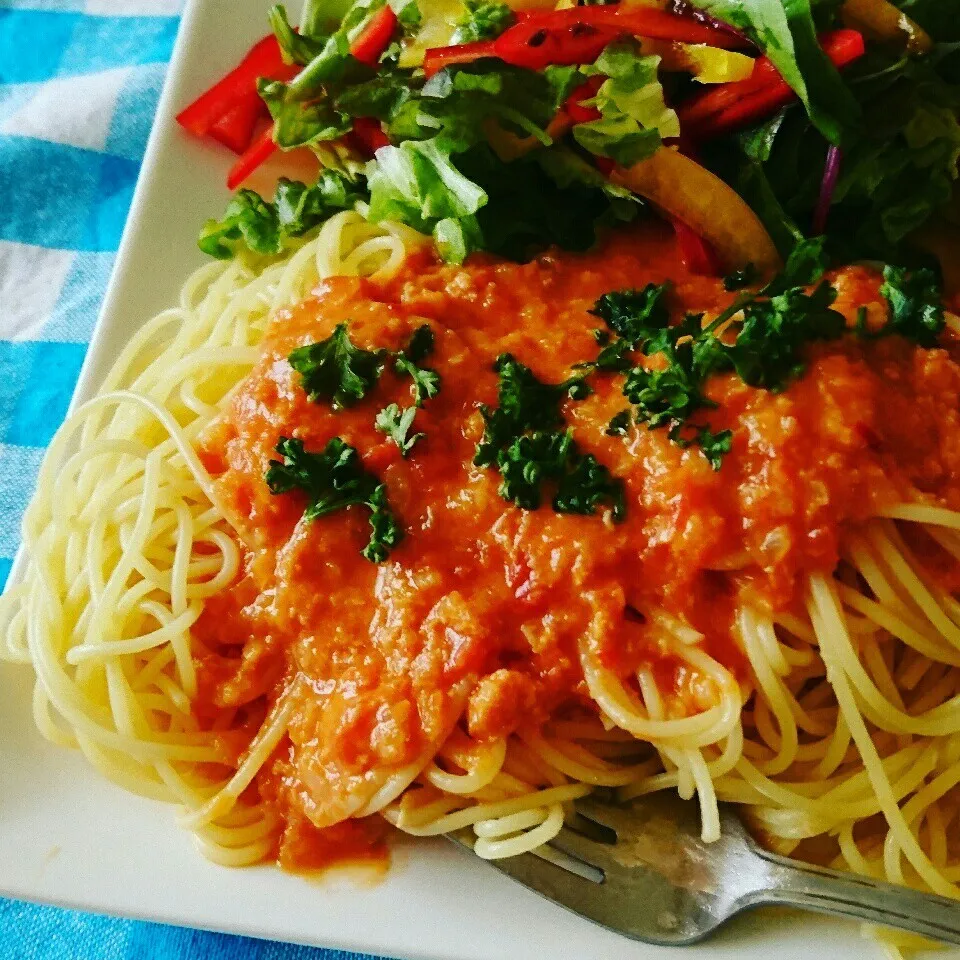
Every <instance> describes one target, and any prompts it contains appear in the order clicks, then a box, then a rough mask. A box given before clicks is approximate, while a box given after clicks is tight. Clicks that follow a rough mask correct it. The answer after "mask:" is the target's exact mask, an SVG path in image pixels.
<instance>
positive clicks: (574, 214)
mask: <svg viewBox="0 0 960 960" xmlns="http://www.w3.org/2000/svg"><path fill="white" fill-rule="evenodd" d="M387 2H388V0H354V2H353V3H350V4H347V5H342V4H341V5H340V6H339V7H338V2H337V0H307V3H306V7H305V9H304V11H303V15H302V17H301V20H300V24H299V27H297V28H294V27H293V26H292V25H291V22H290V20H289V17H288V14H287V11H286V10H285V9H284V7H282V6H276V7H274V8H273V10H272V11H271V12H270V18H269V19H270V24H271V26H272V28H273V31H274V34H275V37H276V41H277V43H278V45H279V48H280V51H281V53H282V56H283V58H284V60H285V61H286V62H287V63H289V64H291V65H294V68H295V69H294V71H293V75H292V76H290V77H288V78H286V79H272V78H270V77H265V78H262V79H261V80H260V81H259V85H258V90H259V94H260V97H261V98H262V100H263V101H264V102H265V103H266V105H267V107H268V108H269V113H270V117H271V118H272V121H273V140H274V141H275V143H276V144H277V145H278V146H279V147H280V148H281V149H284V150H286V149H295V148H303V147H306V148H308V149H311V150H313V151H314V152H316V153H317V154H318V156H320V157H321V158H322V162H323V167H324V169H323V170H322V173H321V174H320V176H319V179H318V180H317V182H316V183H314V184H310V185H306V184H302V183H299V182H295V181H290V180H281V181H280V184H279V186H278V187H277V192H276V195H275V197H274V198H273V199H272V200H269V199H266V198H263V197H260V196H259V195H257V194H256V193H254V192H253V191H251V190H247V189H242V190H240V191H239V192H238V193H237V194H236V195H235V196H234V198H233V200H232V201H231V203H230V205H229V207H228V208H227V211H226V213H225V214H224V216H223V218H221V219H220V220H218V221H210V222H209V223H208V224H207V225H206V226H205V227H204V229H203V232H202V234H201V237H200V246H201V247H202V249H203V250H204V251H205V252H207V253H209V254H211V255H212V256H216V257H221V258H227V257H230V256H233V255H235V254H236V253H237V252H238V251H243V250H250V251H253V252H254V253H257V254H261V255H267V256H272V255H276V254H278V253H280V252H281V251H283V250H284V249H285V247H286V246H287V245H288V243H289V241H290V240H291V239H293V238H297V237H300V236H303V235H304V234H306V233H308V232H309V231H310V230H313V229H314V228H316V227H317V226H318V225H320V224H322V223H323V222H324V220H326V219H327V218H328V217H329V216H331V215H332V214H333V213H335V212H337V211H339V210H344V209H359V210H360V211H361V212H362V213H363V214H364V215H365V216H366V217H368V218H369V219H371V220H373V221H379V220H383V219H391V220H397V221H400V222H402V223H405V224H407V225H409V226H410V227H413V228H414V229H416V230H418V231H421V232H423V233H426V234H431V235H432V236H433V238H434V240H435V242H436V245H437V248H438V250H439V251H440V253H441V255H442V256H443V257H444V258H445V259H447V260H449V261H452V262H460V261H462V260H463V259H464V258H465V257H467V256H468V255H469V254H470V253H471V252H472V251H474V250H488V251H490V252H493V253H495V254H499V255H501V256H504V257H508V258H512V259H518V260H522V259H525V258H528V257H529V256H531V255H532V254H534V253H535V252H536V251H538V250H540V249H543V248H544V247H547V246H549V245H553V244H555V245H557V246H560V247H562V248H565V249H570V250H584V249H587V248H589V247H590V246H591V245H592V244H593V243H594V241H595V239H596V236H597V231H598V229H600V228H601V227H602V226H603V225H605V224H611V223H615V222H618V221H627V220H630V219H632V218H634V217H635V216H637V215H638V213H639V212H640V211H641V209H643V207H644V200H643V199H642V198H641V197H638V196H636V195H633V194H631V193H630V192H629V191H627V190H624V189H622V188H620V187H617V186H615V185H613V184H612V183H611V182H610V181H609V180H608V179H607V177H606V176H605V175H604V174H605V172H607V169H608V166H609V165H610V164H613V163H615V164H618V165H620V166H623V167H628V166H631V165H633V164H636V163H638V162H640V161H642V160H644V159H646V158H648V157H650V156H652V155H653V154H654V153H655V152H656V151H658V150H660V149H662V148H663V147H664V144H665V142H666V143H667V144H673V143H679V144H680V145H681V148H682V149H684V151H685V152H687V153H688V155H691V156H694V157H696V158H697V159H698V160H699V161H700V162H702V163H703V164H704V165H705V166H706V167H707V168H708V169H710V170H711V171H713V172H714V173H716V174H718V175H719V176H720V177H722V178H723V179H724V180H725V181H726V182H727V183H728V184H730V186H732V187H733V188H734V189H735V190H736V191H737V192H738V193H739V194H740V196H741V197H742V198H743V199H744V200H745V201H746V202H747V203H748V204H749V205H750V206H751V207H752V208H753V210H754V212H755V213H756V214H757V215H758V216H759V217H760V219H761V220H762V222H763V224H764V226H765V227H766V229H767V231H768V232H769V234H770V235H771V237H772V238H773V240H774V242H775V243H776V245H777V246H778V247H779V248H780V251H781V253H782V254H783V255H784V256H786V255H787V254H788V253H789V251H790V250H791V249H792V248H793V246H794V245H795V244H796V243H797V242H798V241H800V240H802V239H804V238H805V237H809V236H811V235H813V234H815V233H818V232H819V228H820V226H821V224H820V222H819V220H820V219H822V218H818V214H817V212H816V211H817V209H818V206H820V207H824V209H826V208H829V227H828V230H827V231H826V232H827V234H828V238H829V239H828V248H829V249H830V251H831V252H832V253H833V254H835V255H836V256H838V257H840V258H842V259H845V260H849V259H853V258H871V259H879V260H883V261H888V262H889V261H896V262H909V261H910V260H912V259H916V257H917V252H916V250H915V249H914V248H913V247H912V245H911V238H912V237H913V235H914V234H915V232H916V231H917V230H918V229H919V228H921V227H922V226H923V225H924V224H925V223H927V222H928V221H929V220H930V219H931V218H932V217H935V216H947V217H952V216H955V215H956V214H955V213H954V212H953V211H954V210H955V207H954V204H953V196H954V186H955V180H956V176H957V160H958V156H960V124H958V121H957V113H958V110H960V16H958V15H957V14H960V9H957V5H956V4H954V3H950V2H944V0H893V2H895V3H896V4H897V5H898V6H899V7H901V8H902V10H903V11H904V12H905V13H906V14H908V15H909V16H910V17H912V18H914V19H915V21H916V22H917V23H919V24H920V26H921V27H924V28H925V29H926V30H927V31H928V32H929V35H930V38H931V40H932V44H925V45H924V48H923V49H911V48H910V47H909V46H908V45H905V44H904V43H897V42H890V39H889V38H881V39H880V40H879V41H874V39H873V38H871V37H869V36H868V37H867V51H866V54H865V55H863V56H859V57H857V58H856V59H855V62H849V63H848V62H847V61H843V69H842V70H841V69H838V68H837V67H836V66H835V62H833V61H832V60H831V57H830V56H828V54H827V53H825V51H824V49H823V47H822V46H821V42H819V41H818V38H820V39H822V38H823V37H824V36H825V35H826V33H825V31H831V30H836V29H837V28H838V27H842V26H843V25H844V22H845V21H844V11H843V3H842V2H840V0H693V2H692V3H690V2H687V0H672V2H669V3H667V4H666V6H667V10H668V11H669V13H668V14H661V16H663V15H671V16H676V13H675V12H674V11H681V12H682V11H684V10H685V11H687V12H689V11H690V10H693V11H694V12H695V13H697V9H698V10H699V12H698V13H697V15H698V16H699V17H700V18H701V20H700V21H697V22H698V23H700V22H707V23H709V24H711V25H713V27H714V28H715V29H716V31H717V34H716V35H718V36H719V35H721V33H722V32H723V31H727V32H728V33H727V34H723V36H725V37H726V40H727V41H730V39H731V37H733V38H734V40H733V42H726V43H720V42H719V41H718V46H728V47H729V46H737V45H739V47H740V49H741V50H744V49H745V50H746V51H747V53H748V55H750V56H756V55H758V54H762V55H763V56H764V57H765V58H767V60H768V61H769V63H770V64H771V65H772V66H773V67H774V68H775V71H776V75H778V76H775V77H774V79H775V80H776V81H777V82H785V83H786V84H787V85H789V88H790V89H789V90H787V89H786V88H784V89H785V90H786V93H787V94H788V96H787V97H786V98H783V100H782V101H781V102H780V104H779V106H777V105H776V104H774V109H773V110H772V111H768V115H764V116H758V117H756V118H748V119H751V120H752V121H753V122H750V123H748V124H746V125H745V127H744V125H742V124H741V125H740V126H741V129H736V130H732V131H731V132H729V133H727V132H726V131H725V130H722V131H721V133H720V135H712V136H709V137H706V138H704V139H697V137H696V131H695V130H693V131H692V130H690V129H687V128H685V127H684V125H683V124H682V123H681V121H680V119H679V118H678V112H679V113H680V115H681V116H682V115H683V105H684V104H685V103H688V102H689V100H690V98H691V97H696V96H697V95H698V94H699V93H700V92H702V91H704V90H709V89H714V90H715V89H717V88H716V87H712V88H711V87H707V86H706V85H704V84H701V83H699V82H697V80H696V79H695V78H694V77H692V76H689V75H686V74H684V73H683V72H678V71H677V68H676V65H675V64H674V65H673V66H671V65H670V64H669V63H667V62H666V61H664V60H663V58H662V56H661V54H664V49H665V48H664V46H663V41H660V46H658V45H657V41H653V42H651V41H649V40H647V39H643V40H640V39H636V38H632V39H631V38H629V37H628V38H625V37H624V35H623V30H622V28H621V31H620V32H619V33H617V32H616V31H614V33H613V34H609V35H608V34H605V33H604V32H603V31H604V30H607V31H610V29H611V28H610V27H609V26H608V25H607V26H605V25H604V24H608V23H609V18H607V20H602V19H600V20H596V21H595V22H594V20H593V19H590V18H587V19H586V20H585V22H584V23H583V24H580V25H579V27H578V28H577V29H575V30H568V34H569V35H565V34H563V29H567V28H561V27H560V26H550V25H549V22H548V21H547V20H544V21H543V22H544V23H545V24H547V27H546V28H545V29H544V30H541V31H540V34H542V36H541V35H539V34H536V33H533V32H530V31H531V30H532V27H531V28H530V30H528V33H527V40H526V42H527V44H528V47H529V49H530V50H531V51H532V50H534V49H535V48H536V47H537V46H538V44H542V45H544V46H547V45H549V44H555V45H556V44H560V45H559V46H557V48H556V49H557V51H559V52H554V53H553V54H552V59H553V61H560V62H559V63H558V62H553V63H550V62H548V64H547V65H546V66H543V65H542V63H541V62H538V61H537V60H536V59H533V60H530V62H529V65H526V64H525V62H524V60H523V56H519V57H514V58H513V62H507V61H505V60H504V59H502V57H503V56H507V57H508V59H510V55H509V54H507V53H504V52H503V50H501V48H500V47H499V46H498V45H497V38H503V37H504V36H506V37H507V38H509V37H510V36H512V35H513V34H515V33H517V32H518V31H521V32H522V31H523V29H524V24H525V22H527V21H525V20H524V17H528V16H529V15H527V14H522V13H521V14H518V13H516V12H514V11H513V10H511V9H510V7H508V6H507V5H505V4H503V3H500V2H497V0H389V8H388V9H385V8H386V7H387ZM877 2H878V3H886V2H887V0H877ZM659 6H660V7H663V4H660V5H659ZM576 9H580V10H584V11H596V10H597V9H598V8H597V7H596V6H592V7H583V8H576ZM616 9H617V10H620V9H624V10H627V11H628V13H625V14H624V16H632V15H633V14H631V13H629V11H638V10H639V11H643V10H647V11H649V10H650V9H651V8H649V7H645V6H636V7H623V8H621V7H619V6H618V7H617V8H616ZM951 9H952V12H951ZM564 13H567V14H569V13H571V11H570V10H566V11H564ZM385 14H386V17H388V18H389V19H388V21H387V20H386V18H385V16H384V15H385ZM641 15H642V14H641ZM548 16H549V15H548ZM554 16H556V14H555V15H554ZM585 16H586V14H585ZM590 16H591V17H594V18H595V17H596V16H597V15H596V14H595V13H592V14H591V15H590ZM381 22H384V23H385V24H386V32H384V33H383V35H382V40H381V42H380V43H379V44H378V43H377V41H376V37H374V38H373V40H372V41H371V37H370V34H371V32H372V33H374V34H376V33H377V31H378V29H379V27H378V24H380V23H381ZM531 22H532V21H531ZM691 22H693V21H691ZM559 23H560V21H557V24H559ZM698 29H706V28H700V27H698ZM577 30H579V33H578V32H577ZM505 31H506V35H505V33H504V32H505ZM590 31H592V33H590ZM358 38H359V40H358ZM544 38H546V39H544ZM558 38H559V39H558ZM605 38H606V39H609V40H610V42H609V43H607V42H605ZM611 38H612V39H611ZM597 41H599V43H598V42H597ZM371 42H373V43H374V45H373V46H371ZM358 43H359V47H358ZM585 43H586V44H588V46H589V44H594V46H595V47H596V49H595V52H593V53H583V50H584V49H586V48H584V47H583V44H585ZM571 44H573V46H571ZM577 44H580V46H579V47H578V46H577ZM457 45H468V46H466V47H465V48H464V49H465V51H467V52H466V53H464V55H463V56H458V55H457V52H456V46H457ZM674 46H675V47H676V46H677V45H676V44H674ZM361 48H362V50H363V52H361ZM381 48H382V49H381ZM504 49H506V48H504ZM591 49H593V48H591ZM699 49H703V46H702V45H701V47H700V48H699ZM451 50H453V51H454V54H453V55H451V54H450V51H451ZM708 52H710V50H709V45H708ZM713 52H714V53H717V52H719V53H727V52H728V51H713ZM438 53H439V55H440V59H439V61H435V62H434V61H431V58H432V57H436V56H437V55H438ZM664 56H668V54H664ZM738 56H739V57H741V59H742V57H743V54H742V53H741V54H733V57H734V58H736V57H738ZM542 59H546V60H548V61H549V60H550V59H551V56H548V55H547V54H544V55H543V58H542ZM668 59H669V56H668ZM748 66H749V64H748ZM665 68H666V69H665ZM781 78H782V80H781ZM741 86H742V84H741ZM791 90H792V91H793V94H792V95H790V91H791ZM574 101H575V103H574V106H573V107H571V103H572V102H574ZM783 101H786V102H783ZM771 103H774V101H773V100H771ZM674 107H677V109H676V110H675V109H674ZM577 111H579V114H582V115H578V113H577ZM584 111H586V113H584ZM561 117H566V118H567V119H568V121H570V122H568V123H567V124H566V125H563V124H558V119H559V118H561ZM571 118H572V119H571ZM371 125H372V129H373V135H372V139H371V133H370V131H371ZM334 147H335V149H332V148H334ZM830 150H832V151H833V153H832V154H831V153H828V151H830ZM831 158H832V159H831ZM831 164H832V165H833V170H832V173H831V174H830V175H829V177H825V176H824V168H825V165H827V166H828V167H829V166H830V165H831ZM828 181H829V182H828Z"/></svg>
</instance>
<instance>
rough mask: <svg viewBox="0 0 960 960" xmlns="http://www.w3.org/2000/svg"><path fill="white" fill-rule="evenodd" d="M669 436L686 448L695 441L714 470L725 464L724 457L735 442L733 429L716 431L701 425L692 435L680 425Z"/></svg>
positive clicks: (679, 445)
mask: <svg viewBox="0 0 960 960" xmlns="http://www.w3.org/2000/svg"><path fill="white" fill-rule="evenodd" d="M669 436H670V439H671V440H672V441H673V442H674V443H675V444H676V445H677V446H678V447H681V448H684V449H685V448H686V447H689V446H690V445H691V444H694V443H695V444H696V445H697V446H698V447H699V448H700V449H701V450H702V451H703V455H704V456H705V457H706V458H707V461H708V462H709V464H710V466H711V467H713V469H714V470H719V469H720V467H721V466H722V465H723V458H724V457H725V456H726V455H727V454H728V453H729V452H730V447H731V446H732V444H733V431H732V430H719V431H718V432H717V433H714V432H713V431H712V430H711V429H710V428H709V427H700V428H699V429H698V430H697V431H696V433H695V434H694V435H693V436H692V437H687V436H685V435H684V433H683V427H682V426H679V425H678V426H675V427H674V428H673V429H672V430H671V431H670V434H669Z"/></svg>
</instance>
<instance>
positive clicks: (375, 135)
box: [351, 117, 390, 157]
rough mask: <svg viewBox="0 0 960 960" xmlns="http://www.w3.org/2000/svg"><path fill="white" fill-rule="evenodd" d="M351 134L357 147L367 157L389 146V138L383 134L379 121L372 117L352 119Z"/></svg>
mask: <svg viewBox="0 0 960 960" xmlns="http://www.w3.org/2000/svg"><path fill="white" fill-rule="evenodd" d="M351 133H352V136H353V139H354V141H355V142H356V144H357V146H358V147H359V148H360V150H361V151H362V152H363V153H365V154H366V155H367V156H368V157H372V156H373V155H374V154H375V153H376V152H377V151H378V150H379V149H380V148H381V147H388V146H390V138H389V137H388V136H387V135H386V134H385V133H384V132H383V127H382V126H381V125H380V121H379V120H376V119H374V118H373V117H354V118H353V130H352V131H351Z"/></svg>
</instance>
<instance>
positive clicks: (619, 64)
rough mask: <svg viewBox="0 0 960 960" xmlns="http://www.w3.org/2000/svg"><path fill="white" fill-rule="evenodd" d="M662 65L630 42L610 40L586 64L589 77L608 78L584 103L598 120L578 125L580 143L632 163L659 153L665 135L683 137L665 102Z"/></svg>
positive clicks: (626, 162) (596, 152) (620, 161)
mask: <svg viewBox="0 0 960 960" xmlns="http://www.w3.org/2000/svg"><path fill="white" fill-rule="evenodd" d="M659 65H660V58H659V57H654V56H643V55H641V54H640V52H639V47H638V46H637V44H636V43H634V42H631V43H617V44H611V45H610V46H609V47H607V48H606V50H604V51H603V53H601V54H600V56H599V58H598V59H597V61H596V63H594V64H592V65H591V66H587V67H584V68H583V73H584V75H585V76H602V77H606V79H605V80H604V82H603V83H602V84H601V86H600V88H599V90H598V91H597V93H596V95H595V96H594V97H593V98H592V99H590V100H586V101H584V104H585V105H587V106H595V107H596V108H597V109H598V110H599V111H600V115H601V116H600V119H599V120H591V121H589V122H587V123H580V124H577V126H576V127H574V130H573V135H574V138H575V139H576V141H577V143H579V144H580V146H582V147H583V148H584V149H585V150H588V151H589V152H590V153H594V154H597V155H598V156H602V157H610V158H612V159H613V160H616V161H617V163H619V164H621V165H624V166H631V165H632V164H635V163H639V162H640V161H641V160H645V159H646V158H647V157H650V156H652V155H653V154H654V153H656V152H657V150H658V149H659V148H660V144H661V142H662V141H663V139H664V138H667V137H678V136H680V121H679V120H678V119H677V114H676V112H675V111H674V110H672V109H671V108H669V107H668V106H667V104H666V101H665V100H664V96H663V87H661V86H660V80H659V77H658V74H657V68H658V67H659Z"/></svg>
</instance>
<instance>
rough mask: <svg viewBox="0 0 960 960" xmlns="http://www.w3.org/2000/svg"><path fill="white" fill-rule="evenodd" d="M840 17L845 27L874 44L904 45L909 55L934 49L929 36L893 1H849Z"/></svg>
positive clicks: (844, 5) (841, 11) (841, 10)
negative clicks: (879, 42)
mask: <svg viewBox="0 0 960 960" xmlns="http://www.w3.org/2000/svg"><path fill="white" fill-rule="evenodd" d="M840 15H841V16H842V17H843V20H844V22H845V23H846V24H848V25H849V26H851V27H856V28H857V29H858V30H862V31H863V32H864V33H866V34H868V35H869V36H871V37H873V38H874V39H875V40H882V41H886V42H889V43H904V42H905V43H906V46H907V50H908V51H909V52H910V53H926V52H927V51H928V50H930V49H931V48H932V47H933V40H931V39H930V34H929V33H927V31H926V30H924V29H923V27H921V26H920V24H919V23H916V22H915V21H913V20H911V19H910V18H909V17H908V16H907V15H906V14H905V13H904V12H903V11H902V10H899V9H897V7H895V6H894V5H893V4H892V3H890V0H846V2H845V3H844V4H843V6H842V7H841V9H840Z"/></svg>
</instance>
